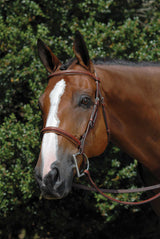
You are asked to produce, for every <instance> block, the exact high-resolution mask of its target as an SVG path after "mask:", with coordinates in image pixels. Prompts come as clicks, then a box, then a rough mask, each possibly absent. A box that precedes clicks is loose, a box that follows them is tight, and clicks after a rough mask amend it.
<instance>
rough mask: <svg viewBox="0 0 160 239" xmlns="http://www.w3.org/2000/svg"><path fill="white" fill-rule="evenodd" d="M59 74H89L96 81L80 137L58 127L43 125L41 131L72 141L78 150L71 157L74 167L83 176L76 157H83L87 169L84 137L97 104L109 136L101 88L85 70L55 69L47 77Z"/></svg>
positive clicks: (79, 175)
mask: <svg viewBox="0 0 160 239" xmlns="http://www.w3.org/2000/svg"><path fill="white" fill-rule="evenodd" d="M61 75H85V76H89V77H90V78H91V79H93V80H94V81H95V83H96V92H95V102H94V105H93V110H92V113H91V115H90V119H89V121H88V124H87V127H86V130H85V132H84V134H83V135H82V136H81V138H80V139H78V138H77V137H75V136H74V135H72V134H70V133H68V132H66V131H64V130H63V129H60V128H58V127H52V126H49V127H45V128H43V129H42V131H41V132H42V133H43V134H44V133H51V132H52V133H55V134H57V135H61V136H63V137H64V138H66V139H67V140H69V141H70V142H71V143H73V144H74V145H75V146H76V147H77V148H78V149H79V152H78V153H76V154H73V159H74V163H75V168H76V171H77V176H78V177H82V176H84V172H82V173H81V172H80V171H79V167H78V163H77V158H78V156H81V157H82V158H83V160H84V161H86V165H87V169H86V170H89V160H88V157H87V155H86V154H85V153H84V146H85V142H86V138H87V135H88V133H89V131H90V130H91V129H92V128H93V127H94V125H95V122H96V119H97V112H98V108H99V105H100V104H101V105H102V112H103V118H104V122H105V127H106V133H107V136H108V139H109V137H110V131H109V126H108V121H107V115H106V112H105V108H104V98H103V96H102V94H101V90H100V79H99V78H98V77H97V76H96V75H94V74H92V73H90V72H87V71H76V70H63V71H57V72H54V73H52V74H51V75H49V76H48V78H51V77H55V76H61Z"/></svg>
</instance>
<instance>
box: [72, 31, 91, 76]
mask: <svg viewBox="0 0 160 239" xmlns="http://www.w3.org/2000/svg"><path fill="white" fill-rule="evenodd" d="M73 50H74V53H75V56H76V58H77V59H78V62H79V64H81V65H82V66H84V67H85V68H86V67H87V69H88V70H89V71H90V72H92V73H93V72H94V67H93V63H92V61H91V60H90V57H89V53H88V49H87V46H86V43H85V41H84V39H83V36H82V35H81V33H80V32H79V31H76V33H75V41H74V45H73Z"/></svg>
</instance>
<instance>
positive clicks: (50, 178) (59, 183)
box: [35, 168, 71, 199]
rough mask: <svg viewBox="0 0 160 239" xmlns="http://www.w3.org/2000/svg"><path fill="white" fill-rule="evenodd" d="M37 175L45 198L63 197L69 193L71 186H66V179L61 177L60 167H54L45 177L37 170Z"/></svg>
mask: <svg viewBox="0 0 160 239" xmlns="http://www.w3.org/2000/svg"><path fill="white" fill-rule="evenodd" d="M35 176H36V179H37V182H38V184H39V186H40V189H41V193H42V196H43V197H44V198H46V199H61V198H63V197H65V196H67V195H68V193H69V191H70V188H71V186H66V183H65V180H64V179H62V178H61V177H60V173H59V170H58V168H52V169H51V170H50V172H49V173H48V174H47V175H46V176H45V177H44V178H43V179H42V177H41V176H40V175H39V174H38V173H37V171H36V173H35Z"/></svg>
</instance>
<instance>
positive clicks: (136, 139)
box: [96, 66, 160, 178]
mask: <svg viewBox="0 0 160 239" xmlns="http://www.w3.org/2000/svg"><path fill="white" fill-rule="evenodd" d="M96 71H97V73H98V76H99V77H100V79H101V81H102V87H103V90H104V94H105V100H106V102H105V103H106V111H107V113H108V116H109V124H110V130H111V140H112V141H113V142H115V143H116V144H117V145H118V146H119V147H120V148H122V149H123V150H124V151H125V152H127V153H129V154H130V155H132V156H133V157H135V158H136V159H138V160H139V161H140V162H141V163H143V164H144V165H145V166H146V167H148V168H149V169H150V170H151V171H152V172H153V173H154V174H155V175H156V176H157V177H159V178H160V81H159V78H160V68H159V69H158V68H154V69H153V67H150V68H146V67H128V66H127V67H126V66H97V67H96Z"/></svg>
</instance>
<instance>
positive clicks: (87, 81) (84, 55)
mask: <svg viewBox="0 0 160 239" xmlns="http://www.w3.org/2000/svg"><path fill="white" fill-rule="evenodd" d="M38 51H39V56H40V59H41V61H42V63H43V64H44V66H45V67H46V69H47V70H48V72H49V73H50V74H51V75H50V76H49V78H50V79H49V83H48V86H47V88H46V89H45V91H44V93H43V95H42V96H41V97H40V99H39V104H40V108H41V110H42V114H43V122H44V129H43V138H42V144H41V151H40V155H39V159H38V162H37V165H36V177H37V180H38V182H39V185H40V188H41V191H42V194H43V196H44V197H46V198H55V199H60V198H63V197H65V196H66V195H67V194H68V193H69V191H70V190H71V187H72V180H73V176H74V175H75V173H76V169H75V160H77V166H78V168H79V169H80V168H81V167H83V163H84V162H85V161H86V158H84V155H87V157H95V156H97V155H100V154H101V153H102V152H103V151H104V150H105V147H106V145H107V143H108V138H107V134H106V133H105V123H104V119H103V112H102V109H101V107H102V106H101V105H100V106H99V110H98V111H97V110H96V111H95V114H94V112H93V111H94V108H96V107H97V106H96V104H95V101H96V97H97V98H98V97H99V89H97V84H96V77H95V76H94V73H95V72H94V67H93V64H92V62H91V60H90V58H89V54H88V50H87V48H86V45H85V42H84V40H83V38H82V36H81V35H80V33H76V37H75V42H74V53H75V59H74V60H72V61H71V62H69V63H68V64H65V65H62V64H61V63H60V61H59V59H58V58H57V57H56V56H55V55H54V54H53V53H52V51H51V50H50V49H49V48H48V47H47V46H46V45H45V44H44V43H43V42H42V41H41V40H39V41H38ZM66 69H67V71H66ZM69 71H70V72H72V73H69ZM67 72H68V73H67ZM78 72H79V73H78ZM80 72H82V74H81V73H80ZM73 73H74V74H73ZM96 109H97V108H96ZM93 114H94V115H93ZM92 115H93V116H92ZM90 118H92V121H95V119H96V123H95V125H94V128H92V129H91V130H90V128H91V127H89V130H88V131H87V127H88V123H89V120H90ZM85 133H86V134H85ZM83 138H85V139H84V140H83ZM82 141H83V142H82ZM81 143H84V145H83V146H82V145H81ZM80 148H81V153H80V154H79V155H78V156H77V157H76V158H75V160H74V158H73V155H75V154H76V153H78V152H79V150H80ZM82 151H83V152H82ZM83 153H84V154H83Z"/></svg>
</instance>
